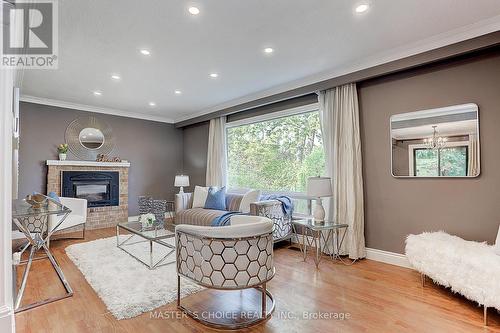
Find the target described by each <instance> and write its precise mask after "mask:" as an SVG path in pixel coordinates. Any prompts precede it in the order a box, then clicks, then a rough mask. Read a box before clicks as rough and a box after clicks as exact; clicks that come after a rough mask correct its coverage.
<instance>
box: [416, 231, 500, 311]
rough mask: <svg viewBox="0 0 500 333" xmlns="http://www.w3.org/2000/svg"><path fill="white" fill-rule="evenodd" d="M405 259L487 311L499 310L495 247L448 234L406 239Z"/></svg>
mask: <svg viewBox="0 0 500 333" xmlns="http://www.w3.org/2000/svg"><path fill="white" fill-rule="evenodd" d="M406 257H407V258H408V261H409V262H410V264H411V265H412V266H413V267H414V268H415V269H416V270H417V271H419V272H420V273H422V274H425V275H426V276H428V277H430V278H431V279H432V280H434V282H436V283H438V284H440V285H443V286H445V287H449V288H451V290H452V291H453V292H456V293H459V294H460V295H463V296H465V297H466V298H467V299H469V300H472V301H475V302H477V303H479V304H480V305H484V306H486V307H494V308H496V309H497V310H500V283H499V279H500V256H498V255H497V254H496V253H495V246H490V245H488V244H486V243H479V242H472V241H466V240H463V239H462V238H460V237H457V236H452V235H449V234H447V233H445V232H442V231H440V232H432V233H428V232H424V233H422V234H420V235H409V236H408V238H407V239H406Z"/></svg>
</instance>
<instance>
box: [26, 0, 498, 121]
mask: <svg viewBox="0 0 500 333" xmlns="http://www.w3.org/2000/svg"><path fill="white" fill-rule="evenodd" d="M369 2H370V5H371V6H370V9H369V10H368V11H367V12H365V13H363V14H361V15H359V14H355V13H354V7H355V6H356V5H357V4H358V3H359V2H357V1H347V0H343V1H340V0H272V1H269V0H212V1H208V0H199V1H168V0H149V1H144V0H143V1H137V0H134V1H132V0H120V1H112V0H85V1H83V0H79V1H76V0H60V1H59V69H58V70H26V71H25V73H24V79H23V82H22V94H23V95H24V96H28V97H26V98H25V99H26V100H30V97H29V96H32V97H36V99H34V98H31V100H43V101H45V102H47V103H49V104H50V103H54V101H50V100H58V101H63V102H67V103H66V104H67V105H71V104H69V103H76V104H79V105H80V104H81V105H80V106H81V107H82V108H83V109H89V110H100V111H101V112H110V113H113V112H115V113H116V112H118V113H123V115H127V116H136V117H144V118H149V119H157V120H164V121H180V120H184V119H187V118H190V117H193V116H195V115H200V114H203V113H207V112H210V111H214V110H216V109H217V108H219V107H227V106H230V105H235V104H239V103H241V102H244V101H248V100H251V99H255V98H258V97H263V96H266V95H269V94H271V93H276V92H280V91H284V90H286V89H290V88H294V87H297V86H300V85H303V84H307V83H312V82H315V81H317V80H320V79H325V78H328V77H331V76H334V75H338V74H344V73H346V72H348V71H351V70H355V69H360V68H363V67H368V66H372V65H375V64H378V63H381V62H386V61H389V60H394V59H396V58H400V57H404V56H408V55H411V54H415V53H418V52H422V51H425V50H428V49H431V48H435V47H439V46H443V45H446V44H450V43H453V42H457V41H460V40H464V39H467V38H471V37H475V36H478V35H481V34H484V33H488V32H492V31H496V30H500V1H499V0H460V1H457V0H432V1H431V0H427V1H422V0H399V1H395V0H371V1H369ZM191 5H195V6H197V7H199V8H200V10H201V13H200V14H199V15H197V16H192V15H190V14H189V13H188V11H187V8H188V7H189V6H191ZM265 47H273V48H274V49H275V52H274V53H273V54H272V55H270V56H269V55H265V54H264V53H263V52H262V50H263V48H265ZM140 48H147V49H149V50H151V53H152V54H151V56H149V57H145V56H143V55H141V54H140V53H139V49H140ZM211 72H217V73H219V77H218V78H217V79H212V78H210V77H209V74H210V73H211ZM112 73H119V74H120V75H121V77H122V79H121V80H120V81H119V82H114V81H113V80H111V79H110V75H111V74H112ZM176 89H180V90H181V91H182V94H181V95H176V94H174V90H176ZM94 90H99V91H102V96H99V97H96V96H94V95H93V93H92V92H93V91H94ZM150 101H154V102H155V103H156V107H155V108H151V107H149V106H148V102H150ZM82 105H85V106H86V107H84V106H82ZM95 107H96V108H99V109H96V108H95Z"/></svg>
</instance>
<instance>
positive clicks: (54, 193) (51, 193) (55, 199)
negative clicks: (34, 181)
mask: <svg viewBox="0 0 500 333" xmlns="http://www.w3.org/2000/svg"><path fill="white" fill-rule="evenodd" d="M48 197H49V198H51V199H54V201H57V202H61V199H59V196H58V195H57V194H56V192H49V195H48Z"/></svg>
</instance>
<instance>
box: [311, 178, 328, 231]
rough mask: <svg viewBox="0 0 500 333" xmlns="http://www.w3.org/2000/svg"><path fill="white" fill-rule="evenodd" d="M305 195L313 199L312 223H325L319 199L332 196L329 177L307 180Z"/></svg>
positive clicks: (321, 203) (323, 211)
mask: <svg viewBox="0 0 500 333" xmlns="http://www.w3.org/2000/svg"><path fill="white" fill-rule="evenodd" d="M307 195H308V196H311V197H315V198H317V199H316V206H315V207H314V212H313V216H314V221H317V222H324V221H325V209H324V208H323V202H322V199H321V198H324V197H331V196H332V179H331V178H330V177H319V176H318V177H309V178H308V179H307Z"/></svg>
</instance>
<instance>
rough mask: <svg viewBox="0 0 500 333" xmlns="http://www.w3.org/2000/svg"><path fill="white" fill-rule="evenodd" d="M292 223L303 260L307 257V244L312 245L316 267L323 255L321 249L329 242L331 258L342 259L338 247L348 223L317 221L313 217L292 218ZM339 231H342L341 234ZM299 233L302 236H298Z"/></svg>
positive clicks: (340, 244) (342, 240)
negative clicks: (298, 230) (299, 230)
mask: <svg viewBox="0 0 500 333" xmlns="http://www.w3.org/2000/svg"><path fill="white" fill-rule="evenodd" d="M292 225H293V232H294V234H295V235H297V238H298V243H299V247H300V251H301V252H302V255H303V256H304V261H306V259H307V246H309V247H314V248H315V250H316V253H315V256H314V263H315V264H316V268H318V267H319V263H320V261H321V258H322V257H323V255H322V254H323V251H324V250H325V249H326V248H327V246H328V244H331V246H332V250H333V251H332V253H331V254H330V257H331V258H332V259H333V260H336V259H339V260H341V261H342V258H341V256H340V248H341V246H342V243H343V242H344V238H345V235H346V233H347V228H348V227H349V225H347V224H340V223H335V222H331V221H325V222H322V223H319V222H315V221H314V219H300V220H292ZM297 229H302V230H301V233H298V232H297ZM341 231H344V232H342V235H341V233H340V232H341ZM299 235H301V236H302V237H299ZM300 238H302V240H301V239H300Z"/></svg>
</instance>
